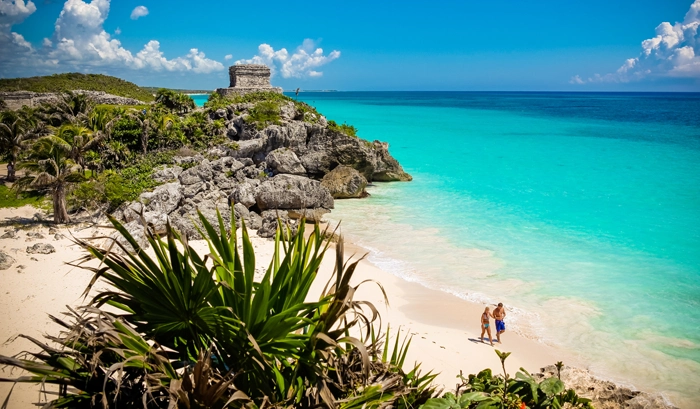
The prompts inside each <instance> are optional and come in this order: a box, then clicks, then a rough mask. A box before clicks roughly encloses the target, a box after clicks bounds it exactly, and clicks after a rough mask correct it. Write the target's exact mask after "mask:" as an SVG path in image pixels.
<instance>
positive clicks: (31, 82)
mask: <svg viewBox="0 0 700 409" xmlns="http://www.w3.org/2000/svg"><path fill="white" fill-rule="evenodd" d="M79 89H80V90H85V91H104V92H107V93H109V94H112V95H118V96H121V97H127V98H134V99H138V100H140V101H144V102H151V101H153V100H154V98H153V94H152V93H151V92H150V91H148V90H146V89H143V88H141V87H139V86H138V85H136V84H134V83H133V82H129V81H124V80H123V79H121V78H117V77H112V76H109V75H102V74H80V73H77V72H71V73H66V74H54V75H47V76H44V77H29V78H6V79H0V91H33V92H64V91H73V90H79Z"/></svg>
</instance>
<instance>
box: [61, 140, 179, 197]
mask: <svg viewBox="0 0 700 409" xmlns="http://www.w3.org/2000/svg"><path fill="white" fill-rule="evenodd" d="M173 156H175V153H174V152H173V151H165V152H153V153H149V154H148V155H146V156H139V157H136V159H134V160H133V162H132V163H129V164H126V166H125V167H124V168H122V169H119V170H106V171H104V172H102V173H101V174H100V175H99V176H97V177H96V178H94V179H91V180H88V181H85V182H82V183H80V184H78V185H77V186H76V187H75V188H74V189H73V191H72V192H71V194H70V196H69V197H68V202H69V205H70V206H71V207H73V208H80V207H84V208H88V209H92V208H96V207H100V206H105V205H106V206H107V210H108V211H113V210H115V209H116V208H117V207H119V206H120V205H121V204H122V203H126V202H130V201H133V200H136V199H137V198H138V197H139V195H141V193H143V192H146V191H149V190H151V189H153V188H155V187H156V186H158V185H159V183H158V182H155V181H154V180H153V179H152V178H151V174H152V173H153V169H155V168H156V167H158V166H160V165H170V164H172V158H173Z"/></svg>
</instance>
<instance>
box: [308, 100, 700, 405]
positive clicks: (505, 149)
mask: <svg viewBox="0 0 700 409" xmlns="http://www.w3.org/2000/svg"><path fill="white" fill-rule="evenodd" d="M299 99H300V100H303V101H305V102H308V103H309V104H311V105H313V106H315V107H316V108H317V109H318V110H319V111H320V112H322V113H324V114H325V115H326V116H327V117H328V118H329V119H334V120H336V121H337V122H340V123H342V122H347V123H348V124H352V125H354V126H356V127H357V128H358V129H359V135H360V137H362V138H365V139H369V140H374V139H380V140H382V141H387V142H389V144H390V152H391V153H392V154H393V155H394V156H395V157H396V158H397V159H398V160H399V161H400V162H401V164H402V165H403V167H404V169H405V170H406V171H407V172H409V173H410V174H411V175H413V177H414V181H413V182H410V183H388V184H377V185H376V186H371V187H370V188H369V189H368V191H369V192H370V194H371V197H369V198H367V199H363V200H345V201H340V200H338V201H336V209H335V210H334V211H333V213H332V214H331V215H330V217H331V218H332V219H335V220H342V226H343V233H344V234H345V235H346V236H347V237H348V238H349V239H350V240H351V241H353V242H355V243H357V244H359V245H361V246H364V247H365V248H367V249H368V251H369V252H370V261H372V262H373V263H375V264H376V265H378V266H380V267H381V268H383V269H385V270H388V271H390V272H392V273H394V274H396V275H398V276H401V277H403V278H405V279H407V280H410V281H416V282H419V283H421V284H423V285H425V286H427V287H431V288H435V289H440V290H443V291H446V292H449V293H452V294H455V295H457V296H459V297H462V298H464V299H468V300H472V301H477V302H489V303H492V302H499V301H500V302H503V303H505V304H506V306H507V307H508V308H509V311H510V314H509V316H508V318H509V319H508V321H507V323H508V325H509V327H510V328H511V329H514V330H515V331H517V332H519V333H521V334H523V335H525V336H528V337H532V338H536V339H539V340H541V341H542V342H546V343H550V344H556V345H559V346H562V347H564V348H565V349H568V350H569V351H571V353H573V354H575V355H577V356H579V357H580V358H581V360H582V361H583V362H586V363H588V364H589V365H590V366H589V369H590V370H591V371H592V372H594V373H596V374H598V375H601V376H604V377H607V378H609V379H613V380H616V381H622V382H626V383H629V384H632V385H634V386H636V387H638V388H641V389H648V390H654V391H664V392H665V393H666V394H667V395H668V396H670V397H671V398H672V399H674V400H675V401H676V402H680V403H683V404H684V405H692V403H690V402H695V399H696V398H697V399H700V386H698V385H700V94H615V93H601V94H596V93H586V94H584V93H469V92H465V93H460V92H386V93H385V92H337V93H302V94H300V95H299ZM390 296H391V295H390ZM475 319H476V318H475ZM506 340H507V335H506ZM506 342H507V341H506ZM506 346H507V344H506ZM695 405H697V403H695V404H694V405H692V406H689V407H694V406H695Z"/></svg>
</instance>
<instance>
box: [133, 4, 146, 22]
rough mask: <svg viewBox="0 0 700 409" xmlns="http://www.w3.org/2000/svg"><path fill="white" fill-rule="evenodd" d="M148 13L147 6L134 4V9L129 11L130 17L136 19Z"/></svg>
mask: <svg viewBox="0 0 700 409" xmlns="http://www.w3.org/2000/svg"><path fill="white" fill-rule="evenodd" d="M147 15H148V8H146V6H136V7H135V8H134V10H132V11H131V19H132V20H136V19H138V18H139V17H144V16H147Z"/></svg>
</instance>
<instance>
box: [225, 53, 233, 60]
mask: <svg viewBox="0 0 700 409" xmlns="http://www.w3.org/2000/svg"><path fill="white" fill-rule="evenodd" d="M232 58H233V55H231V54H226V55H225V56H224V60H226V61H228V60H230V59H232Z"/></svg>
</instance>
